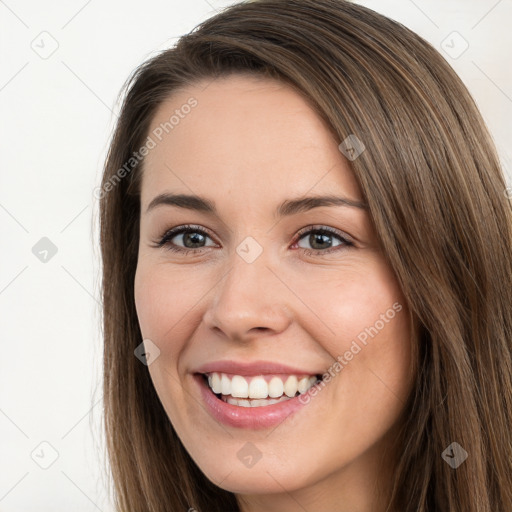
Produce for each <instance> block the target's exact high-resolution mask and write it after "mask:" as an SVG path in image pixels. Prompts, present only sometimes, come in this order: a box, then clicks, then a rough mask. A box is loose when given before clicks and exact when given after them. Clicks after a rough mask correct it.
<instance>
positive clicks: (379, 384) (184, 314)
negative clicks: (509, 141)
mask: <svg viewBox="0 0 512 512" xmlns="http://www.w3.org/2000/svg"><path fill="white" fill-rule="evenodd" d="M187 105H188V107H187ZM172 116H174V117H173V118H172V120H171V121H170V119H171V117H172ZM165 123H167V124H165ZM162 127H163V128H162ZM149 135H150V137H151V138H152V140H153V142H149V143H148V148H150V147H151V148H150V149H149V153H148V154H147V156H146V158H145V163H144V175H143V180H142V189H141V218H140V245H139V255H138V266H137V272H136V276H135V300H136V307H137V314H138V319H139V323H140V327H141V331H142V335H143V337H144V339H145V340H146V348H147V349H148V351H149V353H150V354H151V356H150V359H149V362H150V364H149V366H148V369H149V372H150V375H151V378H152V381H153V383H154V386H155V389H156V391H157V393H158V396H159V397H160V400H161V402H162V404H163V407H164V408H165V411H166V413H167V415H168V417H169V419H170V421H171V422H172V425H173V426H174V428H175V430H176V432H177V434H178V436H179V437H180V439H181V441H182V442H183V445H184V446H185V448H186V449H187V451H188V452H189V453H190V455H191V457H192V458H193V459H194V460H195V462H196V463H197V465H198V466H199V467H200V468H201V470H202V471H203V472H204V473H205V474H206V476H207V477H208V478H209V479H210V480H212V481H213V482H214V483H216V484H217V485H219V486H220V487H222V488H224V489H227V490H229V491H232V492H235V493H238V494H240V495H246V496H247V497H249V496H253V498H254V495H265V494H267V493H268V494H271V493H274V498H276V496H278V495H279V494H280V493H282V494H284V493H285V491H284V489H286V491H287V492H288V493H293V492H296V493H297V494H296V495H297V496H298V495H299V494H298V493H304V494H302V496H303V499H304V500H306V499H307V498H306V497H305V496H307V495H309V496H316V500H318V499H319V496H324V495H325V493H323V492H322V486H328V487H326V488H329V489H331V491H329V492H331V493H332V490H333V489H334V490H335V492H337V491H338V490H341V489H342V488H343V485H342V483H343V482H347V483H349V484H350V489H352V491H353V492H355V493H356V494H358V493H359V494H358V495H359V497H353V499H354V503H356V502H358V500H359V501H360V500H362V499H366V498H363V497H362V496H363V495H367V494H368V492H367V489H366V490H365V489H364V487H365V486H366V487H367V488H371V489H373V485H374V483H375V482H374V477H376V472H377V464H376V462H377V461H379V460H380V459H379V457H380V456H381V455H382V451H383V449H384V448H385V447H386V446H387V443H388V441H389V438H390V435H389V434H390V432H391V428H392V427H393V426H395V425H396V420H397V417H398V415H399V413H400V412H401V411H402V409H403V407H404V403H405V400H406V398H407V396H408V394H409V392H410V390H411V378H412V375H411V359H410V348H411V347H410V332H409V329H410V326H409V322H408V314H407V309H406V305H405V302H404V298H403V296H402V294H401V291H400V288H399V286H398V284H397V281H396V279H395V277H394V274H393V273H392V271H391V269H390V267H389V265H388V264H387V263H386V261H385V257H384V255H383V253H382V252H381V250H380V248H379V244H378V240H377V236H376V233H375V232H374V230H373V228H372V223H371V220H370V217H369V212H368V211H367V210H366V209H364V208H361V207H359V206H357V204H358V203H360V202H362V201H363V197H362V195H361V191H360V189H359V187H358V185H357V182H356V180H355V178H354V176H353V174H352V172H351V170H350V168H349V165H348V161H347V159H346V158H345V156H344V155H343V153H342V152H341V151H340V149H339V148H338V144H339V143H340V142H341V141H337V140H335V139H334V138H333V136H332V135H331V133H330V132H329V130H328V129H327V127H326V125H325V124H324V123H323V122H322V120H321V119H320V118H319V117H318V115H317V114H316V113H315V112H314V110H312V108H311V107H310V106H309V105H308V103H307V102H306V101H305V100H304V99H303V98H302V97H301V96H300V95H299V94H297V93H296V92H295V91H294V90H293V89H291V88H289V87H288V86H286V85H283V84H279V83H277V82H273V81H269V80H266V79H259V78H258V79H256V78H254V77H247V76H242V75H234V76H230V77H227V78H226V77H225V78H222V79H218V80H216V81H214V82H211V83H209V82H207V81H205V82H202V83H200V84H197V85H196V86H190V87H188V88H187V89H185V90H182V91H180V92H179V93H176V94H175V95H173V96H172V98H171V99H169V100H168V101H167V102H165V103H164V104H162V106H161V108H160V109H159V110H158V112H157V114H156V116H155V118H154V119H153V122H152V125H151V129H150V132H149ZM347 135H349V134H347ZM356 135H357V134H356ZM160 139H161V140H160ZM362 142H363V143H364V141H362ZM153 146H154V147H153ZM366 151H371V149H369V148H367V149H366ZM162 194H167V195H169V197H168V198H167V200H165V199H163V196H161V195H162ZM171 195H172V196H187V197H188V196H190V197H188V198H185V197H175V198H174V199H172V198H171ZM323 196H329V197H331V198H334V197H336V198H344V199H345V200H347V201H348V202H347V203H344V202H343V201H330V202H329V201H326V200H311V199H310V200H306V199H307V198H319V197H323ZM158 197H160V200H157V201H156V202H153V201H154V200H155V198H158ZM354 204H356V205H354ZM148 207H149V208H148ZM187 225H191V227H188V228H187V230H188V231H186V232H184V233H183V232H176V233H174V234H172V233H171V234H169V233H168V232H169V230H171V229H174V228H180V227H184V226H187ZM166 233H167V237H166V240H165V244H163V245H162V246H160V247H159V246H158V244H159V243H160V242H161V241H162V239H164V236H165V235H166ZM172 248H174V249H175V250H171V249H172ZM148 340H150V341H148ZM155 346H156V347H157V349H156V348H155ZM158 351H159V352H158ZM151 361H152V362H151ZM141 364H142V363H141ZM316 375H320V376H322V375H323V376H324V378H323V381H322V382H319V383H317V384H316V385H314V386H313V387H312V388H309V390H307V388H308V387H309V386H311V385H312V382H314V381H315V376H316ZM208 377H209V378H210V379H209V380H210V384H208ZM210 386H213V388H214V390H212V389H211V387H210ZM214 391H215V393H214ZM249 393H250V396H249V397H248V398H244V396H248V394H249ZM283 393H284V394H283ZM237 395H238V396H237ZM295 395H297V396H295ZM251 396H252V397H253V398H252V399H251V398H250V397H251ZM269 396H270V398H269ZM256 397H260V398H256ZM263 397H265V398H263ZM228 399H229V402H227V400H228ZM272 399H273V401H277V403H273V402H272V401H271V400H272ZM265 400H267V401H265ZM269 401H271V402H270V403H269ZM335 482H337V485H335V486H333V485H332V484H333V483H335ZM347 485H348V484H347ZM316 491H318V492H316ZM276 493H277V494H276ZM308 493H309V494H308ZM365 493H366V494H365ZM260 497H261V496H260ZM248 499H249V498H248ZM254 499H256V498H254ZM288 499H290V498H289V497H288ZM347 499H349V498H348V497H347Z"/></svg>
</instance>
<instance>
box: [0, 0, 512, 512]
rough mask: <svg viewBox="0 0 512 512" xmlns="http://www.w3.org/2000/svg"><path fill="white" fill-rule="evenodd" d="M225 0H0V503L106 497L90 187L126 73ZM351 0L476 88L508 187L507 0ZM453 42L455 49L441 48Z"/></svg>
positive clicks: (87, 506) (43, 510)
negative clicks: (41, 254) (50, 248)
mask: <svg viewBox="0 0 512 512" xmlns="http://www.w3.org/2000/svg"><path fill="white" fill-rule="evenodd" d="M231 3H233V2H230V1H214V0H208V1H206V0H187V1H185V0H182V1H178V0H165V1H164V0H147V1H145V2H134V1H131V2H122V1H120V0H110V1H109V2H99V1H98V0H96V1H95V0H89V1H85V0H73V1H67V2H64V1H62V0H61V1H55V2H35V1H28V2H23V1H17V2H16V1H15V0H6V1H5V2H4V1H0V37H1V46H0V48H1V50H0V55H1V58H2V65H1V67H0V109H1V110H0V116H1V117H0V118H1V120H2V123H1V134H0V137H1V142H2V153H1V174H0V176H1V182H0V226H1V230H2V231H1V232H2V249H3V250H2V251H1V258H2V259H1V264H0V308H1V319H2V324H1V333H2V341H1V347H2V355H1V357H0V512H21V511H23V512H33V511H34V512H35V511H37V512H47V511H48V512H49V511H51V512H59V511H62V512H68V511H70V510H76V511H84V512H85V511H95V510H101V511H103V512H107V511H110V510H112V506H111V504H110V503H109V500H108V499H107V493H106V480H105V477H104V476H103V474H102V470H101V468H102V465H103V460H104V459H103V455H102V450H103V444H104V443H103V441H102V437H101V428H100V425H101V423H100V418H101V407H102V402H101V380H100V375H101V350H102V349H101V339H100V327H99V326H100V309H99V286H98V285H99V282H100V281H99V270H100V264H99V250H98V237H97V220H96V216H97V212H98V208H97V207H98V205H97V201H96V199H94V196H93V189H94V187H95V186H97V185H98V184H99V182H100V177H101V169H102V165H103V161H104V158H105V154H106V150H107V146H108V142H109V137H110V134H111V130H112V128H113V125H114V121H115V119H116V115H117V113H118V111H119V105H118V104H117V95H118V93H119V91H120V89H121V86H122V85H123V83H124V81H125V80H126V78H127V77H128V76H129V74H130V73H131V72H132V71H133V70H134V68H135V67H136V66H138V65H139V64H140V63H142V62H143V61H144V60H145V59H147V58H148V57H149V56H151V55H153V54H154V53H155V52H157V51H159V50H162V49H165V48H168V47H169V46H170V45H172V44H173V42H174V41H175V40H176V39H177V38H178V37H179V36H180V35H181V34H184V33H186V32H188V31H190V30H191V29H192V28H193V27H194V26H196V25H197V24H198V23H199V22H201V21H203V20H204V19H206V18H207V17H210V16H211V15H212V14H214V12H215V9H219V8H222V7H224V6H226V5H229V4H231ZM360 3H362V4H363V5H366V6H368V7H370V8H372V9H374V10H377V11H379V12H382V13H383V14H386V15H388V16H390V17H392V18H394V19H396V20H398V21H400V22H402V23H403V24H405V25H407V26H408V27H410V28H412V29H413V30H414V31H416V32H417V33H419V34H420V35H422V36H423V37H425V38H426V39H427V40H429V41H430V42H431V43H432V44H433V45H434V46H435V47H436V48H438V49H439V50H440V51H441V53H443V54H444V55H445V57H446V58H447V60H448V61H449V62H450V63H451V64H452V66H453V67H454V68H455V69H456V71H457V72H458V73H459V75H460V76H461V78H462V79H463V81H464V82H465V83H466V84H467V86H468V87H469V89H470V91H471V93H472V94H473V96H474V97H475V99H476V100H477V103H478V104H479V106H480V108H481V111H482V113H483V115H484V118H485V119H486V121H487V123H488V125H489V127H490V129H491V132H492V134H493V136H494V138H495V141H496V144H497V146H498V149H499V152H500V155H501V157H502V159H503V162H504V164H505V167H506V169H507V174H508V180H509V184H512V179H511V176H512V170H511V169H512V165H511V162H512V148H511V146H510V144H509V141H510V133H511V132H512V122H511V121H510V119H511V118H512V68H511V66H510V61H511V57H512V55H511V54H512V51H511V50H512V31H511V30H510V20H511V19H512V0H500V1H498V0H414V1H412V0H366V1H361V2H360ZM453 31H456V32H458V33H459V35H456V34H455V35H454V34H452V33H453ZM41 32H45V33H44V34H42V35H41ZM447 38H448V39H447ZM462 38H463V39H462ZM464 40H465V41H467V44H468V45H469V46H468V49H467V50H466V51H465V52H464V53H462V55H460V56H458V57H457V58H454V56H456V54H457V53H459V52H460V51H461V50H462V49H463V46H461V45H463V44H466V43H464ZM443 41H445V42H444V43H443ZM52 45H53V46H57V45H58V48H57V49H56V51H55V52H54V53H53V54H52V55H50V56H47V55H43V56H44V57H48V58H42V57H41V56H40V54H41V53H43V54H44V52H49V51H50V50H51V49H52V47H53V46H52ZM443 46H444V47H445V48H446V49H447V50H448V51H449V52H451V54H452V55H451V56H450V54H448V53H446V52H445V50H444V49H443ZM43 237H47V238H49V239H50V240H51V242H52V243H53V244H54V245H55V247H56V249H57V252H56V254H55V255H54V256H53V257H49V258H48V261H47V262H46V263H44V262H41V261H40V260H39V259H38V258H37V257H36V256H35V255H34V254H33V252H32V248H33V246H34V245H35V244H36V243H37V242H38V241H39V240H40V239H41V238H43ZM42 442H43V443H45V444H43V445H40V443H42ZM46 443H49V444H46ZM50 445H51V446H50ZM54 450H55V452H54ZM56 453H58V457H57V456H56ZM52 457H53V458H55V457H56V460H55V462H53V464H51V466H49V467H48V468H47V469H43V468H42V467H40V465H43V466H44V465H48V464H50V463H51V462H52V461H53V458H52Z"/></svg>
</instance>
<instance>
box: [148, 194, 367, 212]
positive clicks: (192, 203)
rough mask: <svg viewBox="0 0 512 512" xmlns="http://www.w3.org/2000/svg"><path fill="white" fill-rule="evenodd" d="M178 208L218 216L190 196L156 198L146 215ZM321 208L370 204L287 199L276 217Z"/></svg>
mask: <svg viewBox="0 0 512 512" xmlns="http://www.w3.org/2000/svg"><path fill="white" fill-rule="evenodd" d="M164 205H166V206H176V207H178V208H185V209H187V210H196V211H199V212H205V213H209V214H213V215H218V212H217V208H216V206H215V203H214V202H213V201H210V200H209V199H206V198H204V197H200V196H196V195H188V194H169V193H164V194H159V195H158V196H156V197H155V198H154V199H153V200H152V201H151V203H149V206H148V207H147V209H146V213H148V212H149V211H151V210H153V209H154V208H156V207H158V206H164ZM321 206H348V207H351V208H359V209H361V210H368V204H367V203H364V202H361V201H353V200H352V199H348V198H346V197H339V196H332V195H327V196H311V197H303V198H299V199H287V200H285V201H283V202H282V203H281V204H280V205H279V206H278V207H277V209H276V211H275V216H276V217H286V216H290V215H294V214H297V213H301V212H306V211H309V210H312V209H313V208H320V207H321Z"/></svg>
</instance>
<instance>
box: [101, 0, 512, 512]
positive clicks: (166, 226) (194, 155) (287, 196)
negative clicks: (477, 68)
mask: <svg viewBox="0 0 512 512" xmlns="http://www.w3.org/2000/svg"><path fill="white" fill-rule="evenodd" d="M127 90H128V91H127V95H126V98H125V100H124V104H123V108H122V111H121V116H120V119H119V122H118V125H117V128H116V131H115V134H114V137H113V140H112V144H111V148H110V152H109V155H108V159H107V162H106V165H105V171H104V177H103V183H102V191H101V195H100V198H101V205H100V208H101V212H100V214H101V246H102V258H103V265H104V270H103V296H104V335H105V353H104V356H105V361H104V399H105V400H104V401H105V427H106V433H107V447H108V455H109V460H110V463H111V468H112V473H113V480H114V484H115V498H116V503H117V508H118V510H120V511H170V510H173V511H174V510H197V511H208V512H212V511H219V512H220V511H222V512H226V511H242V512H260V511H273V510H279V511H280V512H287V511H296V510H311V511H313V510H315V511H330V512H332V511H337V512H344V511H349V510H350V511H360V512H366V511H374V512H375V511H377V512H380V511H400V512H403V511H406V510H407V511H409V510H410V511H421V512H427V511H429V512H431V511H436V512H439V511H450V512H453V511H460V512H462V511H464V512H477V511H478V512H491V511H493V512H495V511H506V510H511V509H512V434H511V431H510V425H511V424H512V360H511V352H512V350H511V339H512V312H511V308H510V304H511V302H512V286H511V284H512V283H511V276H512V210H511V205H510V202H509V200H508V199H507V194H506V184H505V181H504V177H503V173H502V170H501V168H500V165H499V161H498V158H497V155H496V151H495V149H494V147H493V143H492V141H491V138H490V136H489V134H488V131H487V129H486V127H485V125H484V122H483V120H482V118H481V116H480V114H479V112H478V110H477V108H476V106H475V104H474V102H473V100H472V98H471V96H470V95H469V93H468V91H467V89H466V88H465V86H464V85H463V84H462V83H461V81H460V79H459V78H458V77H457V75H456V74H455V73H454V72H453V70H452V69H451V68H450V67H449V66H448V64H447V63H446V62H445V61H444V59H442V58H441V57H440V55H439V54H438V52H437V51H436V50H434V49H433V48H432V47H431V46H430V45H429V44H428V43H427V42H425V41H424V40H423V39H421V38H420V37H419V36H417V35H416V34H414V33H412V32H411V31H410V30H408V29H407V28H405V27H403V26H402V25H400V24H398V23H396V22H394V21H391V20H389V19H387V18H385V17H384V16H382V15H379V14H377V13H375V12H373V11H371V10H369V9H367V8H363V7H361V6H357V5H354V4H351V3H348V2H345V1H342V0H314V1H313V0H300V1H299V0H258V1H254V2H248V3H242V4H237V5H235V6H233V7H231V8H229V9H227V10H225V11H223V12H222V13H220V14H218V15H216V16H214V17H213V18H210V19H209V20H207V21H205V22H204V23H202V24H201V25H200V26H199V27H198V28H196V29H195V30H194V31H192V32H191V33H190V34H188V35H185V36H183V37H182V38H181V39H180V41H179V42H178V44H177V46H176V47H175V48H172V49H170V50H167V51H164V52H162V53H161V54H160V55H158V56H156V57H154V58H152V59H151V60H150V61H148V62H146V63H145V64H144V65H143V66H141V67H140V68H139V69H138V70H137V72H136V73H135V74H134V75H133V76H132V77H131V79H130V81H129V83H128V84H127Z"/></svg>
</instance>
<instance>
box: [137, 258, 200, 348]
mask: <svg viewBox="0 0 512 512" xmlns="http://www.w3.org/2000/svg"><path fill="white" fill-rule="evenodd" d="M208 282H209V281H208V279H207V276H205V275H204V272H203V273H202V274H201V272H199V271H198V272H185V271H183V269H178V270H176V269H171V268H170V267H169V266H166V265H165V264H161V263H154V262H151V261H147V260H146V261H145V260H144V259H142V260H139V265H138V266H137V271H136V273H135V281H134V294H135V306H136V310H137V316H138V319H139V325H140V328H141V332H142V335H143V337H144V338H149V339H151V340H152V341H154V342H155V343H156V344H157V345H158V346H159V348H160V350H161V351H162V355H165V354H167V355H169V356H172V354H174V352H176V351H178V350H179V349H180V346H179V343H176V342H178V341H179V340H184V339H187V338H188V337H190V335H191V333H192V330H193V328H194V315H195V314H196V311H199V306H200V303H201V299H202V298H204V296H205V293H206V292H207V290H208V289H209V288H210V287H209V286H208ZM169 341H172V343H169Z"/></svg>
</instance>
